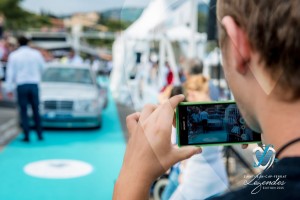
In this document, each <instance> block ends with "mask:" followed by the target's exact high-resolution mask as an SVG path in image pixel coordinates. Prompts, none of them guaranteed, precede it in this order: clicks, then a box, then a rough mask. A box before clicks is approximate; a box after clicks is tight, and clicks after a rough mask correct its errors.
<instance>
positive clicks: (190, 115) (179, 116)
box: [176, 101, 261, 147]
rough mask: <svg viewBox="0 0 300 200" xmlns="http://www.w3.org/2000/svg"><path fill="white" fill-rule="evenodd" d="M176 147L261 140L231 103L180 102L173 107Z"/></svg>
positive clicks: (234, 104) (259, 135) (244, 142)
mask: <svg viewBox="0 0 300 200" xmlns="http://www.w3.org/2000/svg"><path fill="white" fill-rule="evenodd" d="M176 127H177V143H178V146H179V147H180V146H187V145H194V146H215V145H225V146H227V145H234V144H249V143H259V142H261V134H260V133H256V132H254V131H252V130H251V129H250V128H249V127H248V126H247V124H246V122H245V120H244V118H243V117H242V116H241V114H240V111H239V109H238V107H237V105H236V103H235V102H233V101H229V102H209V103H180V104H179V105H178V107H177V109H176Z"/></svg>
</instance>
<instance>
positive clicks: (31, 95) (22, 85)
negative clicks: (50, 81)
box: [6, 36, 45, 142]
mask: <svg viewBox="0 0 300 200" xmlns="http://www.w3.org/2000/svg"><path fill="white" fill-rule="evenodd" d="M18 41H19V45H20V47H19V48H18V49H17V50H16V51H14V52H12V53H11V54H10V55H9V57H8V63H7V76H6V78H7V79H6V80H7V86H8V88H7V90H8V96H9V97H10V98H12V96H13V94H12V90H13V88H14V85H16V86H17V100H18V106H19V110H20V119H21V125H22V128H23V132H24V139H23V141H24V142H29V141H30V139H29V131H30V127H29V119H28V114H27V107H28V105H30V106H31V107H32V111H33V117H34V123H35V128H36V132H37V136H38V139H39V140H43V136H42V128H41V117H40V114H39V88H38V85H39V83H40V81H41V75H42V71H43V69H44V67H45V61H44V58H43V56H42V54H41V53H40V52H39V51H37V50H35V49H33V48H31V47H29V46H28V43H29V40H28V39H27V38H25V37H23V36H21V37H19V38H18Z"/></svg>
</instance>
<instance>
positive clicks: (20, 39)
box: [18, 36, 29, 47]
mask: <svg viewBox="0 0 300 200" xmlns="http://www.w3.org/2000/svg"><path fill="white" fill-rule="evenodd" d="M18 42H19V46H20V47H22V46H26V45H28V43H29V39H28V38H26V37H25V36H20V37H18Z"/></svg>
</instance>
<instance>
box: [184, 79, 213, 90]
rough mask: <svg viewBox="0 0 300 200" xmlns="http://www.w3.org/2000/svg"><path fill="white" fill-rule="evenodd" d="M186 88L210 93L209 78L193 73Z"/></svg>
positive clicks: (185, 85)
mask: <svg viewBox="0 0 300 200" xmlns="http://www.w3.org/2000/svg"><path fill="white" fill-rule="evenodd" d="M184 89H185V90H194V91H198V92H203V93H206V94H209V79H208V78H207V77H205V76H203V75H192V76H190V77H189V78H188V79H187V81H186V82H185V84H184Z"/></svg>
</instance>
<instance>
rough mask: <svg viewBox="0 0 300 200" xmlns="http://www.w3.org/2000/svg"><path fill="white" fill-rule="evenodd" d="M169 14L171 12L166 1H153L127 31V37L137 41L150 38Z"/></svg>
mask: <svg viewBox="0 0 300 200" xmlns="http://www.w3.org/2000/svg"><path fill="white" fill-rule="evenodd" d="M168 13H169V10H168V7H167V5H166V3H165V1H164V0H153V1H151V2H150V4H149V6H148V7H147V8H146V9H145V10H144V12H143V13H142V15H141V17H140V18H139V19H138V20H137V21H136V22H134V23H133V24H132V25H131V26H130V27H129V28H128V29H127V30H126V31H125V35H126V36H127V37H129V38H131V39H136V40H145V39H147V38H149V33H150V32H151V31H153V29H154V28H155V27H157V26H159V24H161V23H162V22H164V21H165V19H166V18H167V16H168Z"/></svg>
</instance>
